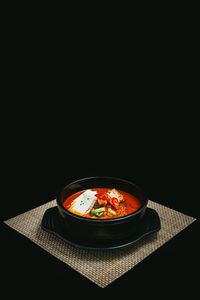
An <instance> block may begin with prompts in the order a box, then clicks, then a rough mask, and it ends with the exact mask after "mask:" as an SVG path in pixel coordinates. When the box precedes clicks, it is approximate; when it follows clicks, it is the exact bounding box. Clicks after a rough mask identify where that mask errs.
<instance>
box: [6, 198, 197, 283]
mask: <svg viewBox="0 0 200 300" xmlns="http://www.w3.org/2000/svg"><path fill="white" fill-rule="evenodd" d="M53 206H56V200H52V201H50V202H48V203H46V204H44V205H41V206H39V207H37V208H34V209H32V210H29V211H28V212H25V213H22V214H20V215H18V216H16V217H13V218H11V219H9V220H6V221H4V222H5V223H6V224H7V225H8V226H10V227H12V228H13V229H15V230H16V231H18V232H20V233H21V234H23V235H24V236H26V237H27V238H29V239H30V240H32V241H33V242H34V243H36V244H37V245H39V246H40V247H42V248H43V249H45V250H46V251H48V252H49V253H51V254H52V255H54V256H55V257H57V258H58V259H60V260H61V261H63V262H64V263H66V264H68V265H69V266H70V267H72V268H73V269H75V270H76V271H78V272H79V273H81V274H82V275H84V276H85V277H87V278H88V279H90V280H91V281H93V282H94V283H96V284H97V285H99V286H100V287H102V288H104V287H106V286H107V285H108V284H110V283H111V282H112V281H114V280H115V279H117V278H119V277H120V276H121V275H123V274H124V273H126V272H127V271H128V270H130V269H131V268H133V267H134V266H135V265H136V264H138V263H139V262H141V261H142V260H143V259H144V258H146V257H147V256H148V255H150V254H151V253H152V252H154V251H155V250H156V249H158V248H159V247H161V246H162V245H163V244H164V243H166V242H167V241H169V240H170V239H171V238H172V237H173V236H175V235H176V234H178V233H179V232H180V231H182V230H183V229H184V228H185V227H187V226H188V225H190V224H191V223H192V222H194V221H195V220H196V219H195V218H193V217H190V216H187V215H185V214H183V213H180V212H178V211H175V210H173V209H171V208H168V207H166V206H163V205H161V204H158V203H155V202H153V201H150V200H149V201H148V207H150V208H153V209H155V210H156V211H157V213H158V215H159V217H160V221H161V230H160V231H159V232H157V233H154V234H152V235H150V236H148V237H146V238H144V239H143V240H141V241H139V242H137V243H136V244H134V245H133V246H130V247H128V248H125V249H117V250H96V251H94V250H92V251H91V250H84V249H80V248H76V247H74V246H71V245H69V244H67V243H65V242H64V241H62V240H61V239H59V238H58V237H56V236H54V235H52V234H50V233H48V232H46V231H44V230H43V229H42V228H41V221H42V217H43V214H44V212H45V211H46V209H48V208H50V207H53Z"/></svg>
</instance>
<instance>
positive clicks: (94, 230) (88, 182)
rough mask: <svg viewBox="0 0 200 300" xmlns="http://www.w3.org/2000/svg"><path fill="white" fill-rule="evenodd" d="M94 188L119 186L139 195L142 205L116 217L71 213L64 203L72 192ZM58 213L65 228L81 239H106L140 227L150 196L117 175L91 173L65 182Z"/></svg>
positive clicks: (127, 233) (109, 240) (105, 240)
mask: <svg viewBox="0 0 200 300" xmlns="http://www.w3.org/2000/svg"><path fill="white" fill-rule="evenodd" d="M92 188H110V189H112V188H116V189H118V190H122V191H124V192H127V193H129V194H131V195H133V196H134V197H136V198H137V199H138V200H139V202H140V203H141V207H140V208H139V209H138V210H137V211H135V212H133V213H131V214H128V215H126V216H123V217H118V218H112V219H92V218H91V219H90V218H85V217H81V216H78V215H76V214H73V213H71V212H70V211H68V210H67V209H65V208H64V207H63V205H62V204H63V202H64V201H65V199H66V198H67V197H69V196H70V195H72V194H74V193H77V192H79V191H81V190H85V189H92ZM56 200H57V206H58V216H59V218H60V221H61V223H62V226H63V228H65V229H66V231H67V232H68V233H70V234H71V235H72V236H73V237H75V238H76V239H78V240H80V241H81V242H84V241H85V242H94V241H95V243H96V244H97V245H98V244H99V245H102V244H103V243H104V242H111V241H117V240H122V239H123V238H127V237H129V236H131V235H132V234H133V233H134V232H136V231H137V228H138V226H139V225H140V222H141V221H142V218H143V216H144V214H145V210H146V207H147V202H148V199H147V197H146V196H145V194H144V192H143V191H142V190H141V189H140V188H139V187H138V186H136V185H135V184H134V183H132V182H129V181H126V180H123V179H119V178H114V177H88V178H83V179H80V180H77V181H74V182H71V183H70V184H67V185H65V186H64V187H63V188H62V189H61V190H60V191H59V192H58V194H57V198H56Z"/></svg>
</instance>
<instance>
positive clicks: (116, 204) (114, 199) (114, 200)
mask: <svg viewBox="0 0 200 300" xmlns="http://www.w3.org/2000/svg"><path fill="white" fill-rule="evenodd" d="M112 205H113V206H114V208H115V209H119V200H118V199H117V198H115V197H113V198H112Z"/></svg>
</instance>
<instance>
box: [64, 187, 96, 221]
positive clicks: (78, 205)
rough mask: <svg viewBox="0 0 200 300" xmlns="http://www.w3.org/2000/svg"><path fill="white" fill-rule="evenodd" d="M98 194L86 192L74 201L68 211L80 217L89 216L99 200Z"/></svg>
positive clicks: (90, 191)
mask: <svg viewBox="0 0 200 300" xmlns="http://www.w3.org/2000/svg"><path fill="white" fill-rule="evenodd" d="M96 193H97V192H95V191H92V190H86V191H85V192H83V193H82V194H81V195H80V196H78V197H77V198H76V199H74V201H73V202H72V204H71V206H70V208H69V209H68V210H69V211H71V212H72V213H74V214H77V215H80V216H82V215H85V214H88V213H89V212H90V210H91V209H92V208H93V206H94V203H95V202H96V200H97V197H96V196H95V195H96Z"/></svg>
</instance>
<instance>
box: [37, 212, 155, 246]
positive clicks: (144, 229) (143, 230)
mask: <svg viewBox="0 0 200 300" xmlns="http://www.w3.org/2000/svg"><path fill="white" fill-rule="evenodd" d="M41 227H42V229H43V230H45V231H47V232H49V233H52V234H53V235H55V236H57V237H59V238H61V239H62V240H63V241H65V242H66V243H68V244H70V245H72V246H75V247H78V248H82V249H87V250H112V249H118V248H125V247H128V246H131V245H133V244H135V243H136V242H138V241H139V240H141V239H143V238H144V237H146V236H148V235H150V234H152V233H154V232H157V231H159V230H160V228H161V225H160V219H159V216H158V214H157V212H156V211H155V210H154V209H152V208H149V207H147V208H146V212H145V215H144V216H143V218H142V221H141V223H140V225H139V227H138V230H137V232H134V233H133V234H132V235H131V236H129V237H128V238H124V239H123V240H121V241H107V242H101V243H100V242H99V243H97V241H94V242H91V241H80V240H77V239H76V238H75V237H74V236H73V235H71V234H70V233H69V232H67V231H66V229H64V228H63V226H62V224H61V222H60V219H59V215H58V209H57V206H55V207H52V208H49V209H47V210H46V211H45V213H44V216H43V219H42V223H41Z"/></svg>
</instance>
